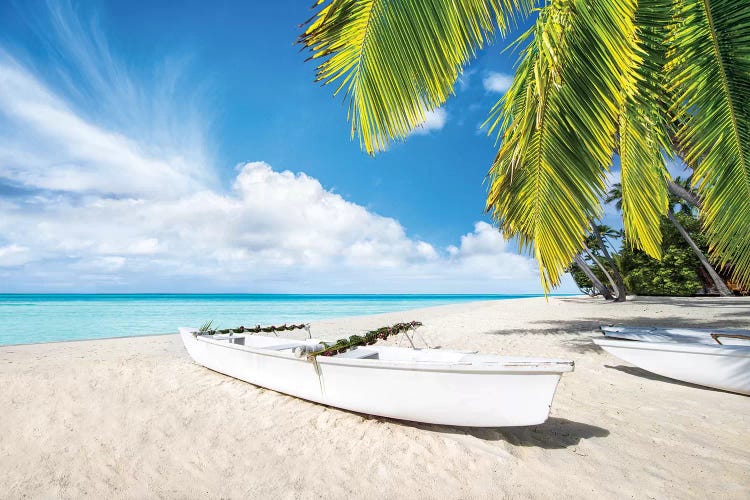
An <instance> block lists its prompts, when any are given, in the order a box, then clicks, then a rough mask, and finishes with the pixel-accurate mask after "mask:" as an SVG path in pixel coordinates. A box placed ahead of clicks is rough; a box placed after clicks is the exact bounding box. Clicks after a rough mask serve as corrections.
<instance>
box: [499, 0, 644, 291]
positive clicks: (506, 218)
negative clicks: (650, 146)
mask: <svg viewBox="0 0 750 500" xmlns="http://www.w3.org/2000/svg"><path fill="white" fill-rule="evenodd" d="M634 15H635V2H634V1H617V0H612V1H600V2H583V1H576V0H557V1H552V2H550V3H549V4H548V5H547V6H546V7H545V8H544V9H543V10H542V11H541V12H540V14H539V18H538V19H537V22H536V25H535V26H534V27H533V28H532V30H533V37H532V36H530V35H529V34H526V35H524V37H526V38H528V39H530V40H531V41H530V42H529V44H528V45H527V47H526V48H525V50H524V52H523V54H522V60H521V62H520V64H519V66H518V69H517V72H516V77H515V80H514V82H513V85H512V86H511V88H510V90H509V91H508V93H507V94H506V95H505V96H504V98H503V99H502V100H501V101H499V102H498V104H497V105H496V106H495V108H493V111H492V114H491V115H490V119H489V123H490V124H491V125H490V131H491V132H493V131H497V132H498V133H499V134H501V135H502V145H501V147H500V150H499V151H498V154H497V156H496V158H495V162H494V164H493V166H492V168H491V170H490V180H491V185H490V189H489V193H488V198H487V208H488V210H490V211H491V213H492V215H493V218H494V219H495V220H496V221H497V222H498V224H499V226H500V228H501V229H502V230H503V233H504V234H505V236H506V237H518V240H519V242H520V244H521V246H522V247H523V248H528V249H532V250H533V253H534V255H535V257H536V259H537V262H538V264H539V268H540V274H541V278H542V285H543V288H544V289H545V291H549V290H550V289H551V288H552V287H554V286H556V285H557V284H558V283H559V280H560V276H561V275H562V274H563V273H564V272H565V270H566V269H567V266H568V265H569V264H570V262H571V261H572V260H573V258H574V257H575V256H576V255H577V254H578V253H579V252H580V251H581V250H582V249H583V242H584V238H585V235H586V231H587V229H588V228H589V225H590V221H591V220H595V219H598V218H599V215H600V212H601V202H600V199H601V197H602V196H603V195H604V178H605V174H606V168H607V167H608V165H609V164H610V163H611V155H612V151H613V149H614V146H615V133H616V126H617V123H618V117H619V115H620V111H621V109H622V106H623V102H624V94H623V92H622V89H623V88H624V86H625V84H626V83H627V81H628V80H627V78H628V75H629V74H628V73H627V71H623V70H621V68H631V67H634V66H635V65H636V64H637V63H638V57H637V55H636V49H637V47H636V44H635V42H634V40H635V27H634V24H633V20H634ZM594 96H595V97H594Z"/></svg>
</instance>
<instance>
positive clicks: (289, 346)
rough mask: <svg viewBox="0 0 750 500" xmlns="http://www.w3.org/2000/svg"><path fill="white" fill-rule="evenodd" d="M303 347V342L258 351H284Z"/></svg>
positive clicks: (266, 347)
mask: <svg viewBox="0 0 750 500" xmlns="http://www.w3.org/2000/svg"><path fill="white" fill-rule="evenodd" d="M303 345H305V344H304V343H302V342H293V343H287V344H279V345H269V346H263V347H259V348H258V349H268V350H269V351H283V350H284V349H294V348H295V347H300V346H303Z"/></svg>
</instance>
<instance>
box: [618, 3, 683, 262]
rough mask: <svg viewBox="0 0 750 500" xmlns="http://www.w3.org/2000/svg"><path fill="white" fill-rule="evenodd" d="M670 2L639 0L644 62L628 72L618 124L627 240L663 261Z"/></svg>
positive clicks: (620, 204) (621, 205) (640, 46)
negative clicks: (666, 72) (666, 90)
mask: <svg viewBox="0 0 750 500" xmlns="http://www.w3.org/2000/svg"><path fill="white" fill-rule="evenodd" d="M670 15H671V1H670V0H640V1H639V2H638V6H637V9H636V13H635V25H636V27H637V31H636V34H637V40H638V51H637V55H638V57H639V59H640V61H639V64H637V65H635V66H634V67H632V68H630V71H628V72H627V73H626V77H627V78H628V80H627V81H626V87H625V88H624V89H623V92H624V93H625V101H624V104H623V108H622V113H621V114H620V120H619V144H618V146H619V154H620V166H621V169H622V173H621V184H620V186H618V187H619V189H620V196H621V200H619V201H618V209H621V210H622V214H623V225H624V226H625V231H626V232H627V234H628V242H629V243H630V244H631V245H633V246H635V247H637V248H640V249H642V250H644V251H645V252H646V253H647V254H649V255H651V256H652V257H654V258H661V238H662V233H661V230H660V221H661V217H662V216H663V215H664V214H666V212H667V207H668V196H667V184H666V181H667V179H669V173H668V172H667V169H666V166H665V161H664V156H663V152H670V151H671V144H670V139H669V129H668V124H667V122H666V116H667V109H666V108H665V103H666V102H667V101H668V97H667V96H666V92H665V89H666V81H665V78H664V66H665V64H666V41H667V37H668V25H669V22H670V20H671V17H670Z"/></svg>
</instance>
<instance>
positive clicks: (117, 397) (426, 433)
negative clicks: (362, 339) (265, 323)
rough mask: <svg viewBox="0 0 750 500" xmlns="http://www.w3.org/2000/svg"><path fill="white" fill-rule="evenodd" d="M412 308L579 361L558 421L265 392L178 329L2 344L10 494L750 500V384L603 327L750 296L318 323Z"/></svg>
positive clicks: (2, 437) (481, 338)
mask: <svg viewBox="0 0 750 500" xmlns="http://www.w3.org/2000/svg"><path fill="white" fill-rule="evenodd" d="M406 319H409V320H410V319H415V320H420V321H423V322H424V323H425V327H424V328H423V331H422V334H423V336H424V337H425V338H426V339H427V340H428V341H429V342H430V344H431V345H432V346H441V347H444V348H460V349H471V350H478V351H480V352H487V353H492V354H505V355H516V356H534V357H548V358H561V359H571V360H574V361H575V363H576V371H575V372H573V373H569V374H565V375H564V376H563V377H562V380H561V382H560V385H559V386H558V389H557V394H556V396H555V400H554V402H553V404H552V411H551V416H550V419H549V420H548V421H547V422H545V423H544V424H541V425H537V426H531V427H517V428H462V427H450V426H437V425H430V424H419V423H413V422H402V421H395V420H390V419H385V418H379V417H372V416H369V415H361V414H356V413H352V412H347V411H343V410H339V409H336V408H330V407H326V406H322V405H317V404H314V403H310V402H307V401H303V400H300V399H297V398H294V397H290V396H286V395H283V394H280V393H276V392H273V391H270V390H266V389H263V388H259V387H256V386H253V385H251V384H247V383H245V382H241V381H238V380H235V379H232V378H229V377H226V376H224V375H221V374H218V373H215V372H212V371H210V370H207V369H205V368H203V367H201V366H198V365H195V364H194V363H192V360H190V358H189V357H188V356H187V353H186V352H185V349H184V347H183V346H182V344H181V341H180V339H179V337H178V335H177V334H155V335H145V336H135V337H118V338H108V339H94V340H76V341H63V342H52V343H39V344H25V345H18V344H17V345H8V346H2V347H0V383H2V384H3V391H0V407H2V408H4V417H5V419H6V421H7V422H13V432H6V433H0V467H2V468H3V470H4V472H5V475H6V481H5V485H4V492H3V494H2V495H0V496H4V495H7V496H9V497H23V496H31V497H81V496H84V495H89V496H91V495H93V496H96V497H100V496H114V497H153V496H161V497H169V498H174V497H180V498H184V497H196V496H212V497H218V496H223V497H248V496H253V497H264V498H318V497H333V498H344V497H351V496H352V495H354V494H355V493H358V494H359V496H361V497H363V498H403V497H409V498H435V497H442V498H477V497H479V498H481V497H489V496H494V497H501V498H503V497H505V498H522V497H523V498H525V497H540V496H541V497H547V496H549V495H550V492H555V496H557V497H561V498H568V497H577V498H602V497H608V498H631V497H636V498H649V497H658V498H705V497H707V496H714V497H723V498H745V497H746V495H747V492H748V489H749V487H750V486H749V485H750V451H748V450H749V449H750V446H748V445H750V439H748V438H747V436H746V430H747V428H750V397H748V396H743V395H738V394H732V393H726V392H721V391H717V390H712V389H707V388H700V387H696V386H691V385H689V384H685V383H682V382H678V381H674V380H669V379H665V378H663V377H659V376H658V375H654V374H650V373H648V372H644V371H642V370H639V369H637V368H634V367H632V366H628V365H627V364H626V363H624V362H622V361H620V360H618V359H617V358H614V357H612V356H610V355H608V354H606V353H604V352H603V351H601V350H599V349H598V348H597V347H596V346H594V345H593V343H592V342H591V341H590V339H591V337H592V336H594V335H596V331H595V330H596V328H598V325H599V324H602V322H603V321H604V320H610V322H619V323H625V322H627V323H632V324H641V325H643V324H647V323H648V322H651V323H652V324H661V325H665V324H668V323H669V322H671V323H672V324H674V323H679V324H682V325H685V326H687V325H691V326H706V325H709V324H710V325H712V326H714V327H717V328H718V327H735V328H739V327H742V326H744V327H746V328H748V327H750V298H730V299H718V298H699V299H692V298H643V297H638V298H636V299H635V300H633V301H630V302H626V303H625V304H612V303H605V302H603V301H601V300H599V299H590V298H586V297H582V296H577V297H564V298H552V299H550V301H549V302H545V300H544V298H541V299H540V298H523V299H507V300H502V301H492V300H490V301H479V302H468V303H458V304H446V305H441V306H434V307H428V308H421V309H416V310H409V311H400V312H395V313H383V314H378V315H371V316H358V317H345V318H339V319H334V320H319V321H313V322H311V323H312V326H313V335H315V331H316V329H317V330H318V331H321V332H325V333H326V336H328V335H330V336H332V337H335V336H337V335H341V334H342V333H345V332H352V331H356V330H360V329H367V328H371V327H374V326H382V325H383V324H387V323H390V322H391V321H394V322H395V321H400V320H406ZM654 457H659V458H658V460H654ZM404 464H408V467H405V466H404ZM436 477H437V478H440V480H439V481H436V480H435V478H436ZM561 477H564V478H565V480H564V481H561V480H560V478H561ZM320 478H326V479H325V481H322V480H320Z"/></svg>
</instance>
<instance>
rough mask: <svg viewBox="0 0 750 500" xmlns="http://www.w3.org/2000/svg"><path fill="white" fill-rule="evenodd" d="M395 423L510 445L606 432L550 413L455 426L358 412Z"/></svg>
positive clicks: (558, 445) (556, 445)
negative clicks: (526, 420) (506, 423)
mask: <svg viewBox="0 0 750 500" xmlns="http://www.w3.org/2000/svg"><path fill="white" fill-rule="evenodd" d="M361 416H362V417H364V418H369V419H375V420H380V421H384V422H388V423H391V424H395V425H400V426H405V427H412V428H414V429H420V430H424V431H429V432H435V433H439V434H457V435H465V436H472V437H475V438H477V439H480V440H482V441H505V442H507V443H508V444H510V445H513V446H524V447H536V448H545V449H563V448H568V447H570V446H576V445H577V444H579V443H580V442H581V441H582V440H584V439H590V438H601V437H607V436H609V431H608V430H607V429H604V428H602V427H597V426H596V425H590V424H585V423H583V422H575V421H573V420H568V419H565V418H558V417H550V418H549V419H547V421H546V422H544V423H543V424H539V425H530V426H524V427H497V428H495V427H457V426H450V425H436V424H423V423H419V422H409V421H404V420H395V419H390V418H382V417H375V416H372V415H361Z"/></svg>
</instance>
